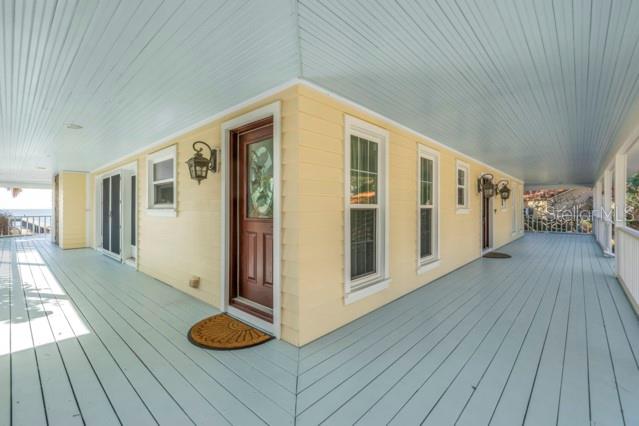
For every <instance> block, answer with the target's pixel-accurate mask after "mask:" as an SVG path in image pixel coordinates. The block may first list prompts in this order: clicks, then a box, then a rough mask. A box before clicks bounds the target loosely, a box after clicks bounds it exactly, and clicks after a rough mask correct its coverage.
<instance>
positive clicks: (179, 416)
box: [0, 235, 639, 425]
mask: <svg viewBox="0 0 639 426" xmlns="http://www.w3.org/2000/svg"><path fill="white" fill-rule="evenodd" d="M502 250H503V251H506V252H509V253H511V254H512V255H513V258H512V259H509V260H489V259H480V260H478V261H476V262H473V263H471V264H469V265H467V266H465V267H464V268H462V269H460V270H458V271H456V272H454V273H452V274H449V275H447V276H446V277H444V278H442V279H440V280H438V281H436V282H434V283H432V284H430V285H428V286H426V287H424V288H422V289H420V290H417V291H415V292H413V293H411V294H410V295H408V296H406V297H403V298H401V299H399V300H398V301H396V302H394V303H391V304H389V305H387V306H385V307H383V308H381V309H379V310H377V311H375V312H373V313H371V314H369V315H367V316H365V317H363V318H361V319H359V320H357V321H355V322H353V323H351V324H348V325H347V326H345V327H343V328H341V329H339V330H337V331H335V332H333V333H331V334H329V335H327V336H325V337H323V338H321V339H319V340H317V341H315V342H313V343H311V344H309V345H306V346H305V347H303V348H301V349H300V350H298V349H296V348H294V347H292V346H290V345H288V344H286V343H283V342H277V341H271V342H269V343H267V344H265V345H262V346H258V347H255V348H251V349H245V350H241V351H226V352H215V351H206V350H203V349H200V348H197V347H195V346H193V345H191V344H190V343H189V342H188V341H187V339H186V337H185V335H186V331H187V330H188V328H189V326H190V325H191V324H192V323H194V322H195V321H197V320H198V319H200V318H202V317H204V316H207V315H210V314H212V313H214V312H215V310H214V309H213V308H211V307H209V306H207V305H205V304H204V303H202V302H199V301H197V300H195V299H193V298H191V297H189V296H187V295H185V294H183V293H181V292H179V291H177V290H174V289H173V288H171V287H169V286H166V285H164V284H161V283H159V282H158V281H156V280H154V279H152V278H150V277H148V276H146V275H144V274H141V273H138V272H135V271H134V270H132V269H131V268H129V267H127V266H123V265H120V264H117V263H115V262H113V261H111V260H109V259H107V258H106V257H104V256H101V255H99V254H98V253H96V252H94V251H92V250H74V251H67V252H63V251H61V250H59V249H58V248H56V247H55V246H53V245H51V244H50V243H48V242H46V241H43V240H34V239H0V425H4V424H15V425H18V424H20V425H22V424H25V425H41V424H51V425H74V424H91V425H93V424H119V423H121V424H135V425H138V424H157V423H161V424H170V425H181V424H216V425H217V424H241V425H249V424H250V425H252V424H264V423H266V424H273V425H283V424H293V423H297V424H319V423H325V424H340V425H342V424H362V425H369V424H398V425H400V424H403V425H405V424H420V423H422V424H431V425H448V424H454V423H457V424H464V425H483V424H503V425H515V424H530V425H546V424H562V425H564V424H571V425H586V424H589V423H592V424H597V425H617V424H619V425H623V424H626V425H636V424H639V403H638V402H637V401H639V363H638V356H639V319H638V318H637V316H636V315H635V313H634V312H633V311H632V308H631V306H630V304H629V303H628V301H627V300H626V298H625V295H624V293H623V291H622V290H621V288H620V287H619V285H618V284H617V282H616V280H615V278H614V275H613V271H612V267H613V263H612V262H611V261H610V260H609V259H605V258H603V257H602V256H601V252H600V250H599V249H598V247H597V246H596V245H595V243H594V242H593V240H592V239H591V238H589V237H584V236H566V235H528V236H526V237H525V238H523V239H521V240H519V241H517V242H515V243H513V244H511V245H509V246H507V247H505V248H504V249H502Z"/></svg>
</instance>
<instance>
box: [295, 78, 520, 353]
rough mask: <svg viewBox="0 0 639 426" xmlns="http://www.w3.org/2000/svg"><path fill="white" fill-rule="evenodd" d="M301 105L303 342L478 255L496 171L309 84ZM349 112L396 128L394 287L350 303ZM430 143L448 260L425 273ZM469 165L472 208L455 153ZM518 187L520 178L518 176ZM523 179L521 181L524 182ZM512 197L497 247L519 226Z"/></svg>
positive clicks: (500, 220) (498, 223)
mask: <svg viewBox="0 0 639 426" xmlns="http://www.w3.org/2000/svg"><path fill="white" fill-rule="evenodd" d="M299 92H300V96H299V100H298V105H299V147H298V150H299V153H298V156H299V162H300V168H299V174H300V179H299V182H298V185H299V194H300V196H299V200H298V204H299V205H298V218H297V221H296V223H297V229H296V232H297V235H298V240H299V243H298V244H299V251H298V253H297V256H298V258H299V262H298V271H297V273H298V281H299V289H298V292H299V330H300V336H299V337H300V340H299V343H300V344H305V343H307V342H310V341H311V340H314V339H316V338H318V337H320V336H322V335H324V334H326V333H328V332H330V331H331V330H334V329H335V328H337V327H340V326H342V325H344V324H346V323H348V322H350V321H353V320H354V319H356V318H357V317H359V316H361V315H363V314H365V313H367V312H370V311H371V310H373V309H375V308H377V307H379V306H382V305H384V304H386V303H388V302H389V301H391V300H393V299H396V298H398V297H400V296H402V295H404V294H406V293H408V292H410V291H412V290H414V289H416V288H418V287H419V286H421V285H423V284H425V283H428V282H430V281H432V280H434V279H435V278H437V277H440V276H442V275H444V274H446V273H448V272H450V271H452V270H454V269H456V268H458V267H460V266H462V265H464V264H465V263H468V262H470V261H472V260H473V259H475V258H477V257H478V256H479V255H480V251H481V242H480V237H481V233H480V232H481V230H480V226H481V225H480V224H481V200H480V197H479V195H478V194H477V191H476V189H475V187H476V181H477V178H478V177H479V175H480V174H481V173H482V172H488V171H490V172H492V173H493V174H494V175H495V178H496V179H497V180H499V179H501V178H502V177H504V176H503V175H501V174H500V173H497V172H496V171H495V170H491V169H488V168H487V167H486V166H483V165H481V164H478V163H477V162H475V161H473V160H471V159H469V158H465V157H463V156H460V155H458V154H456V153H455V152H453V151H450V150H447V149H444V148H442V147H440V146H438V145H436V144H434V143H432V142H430V141H428V140H425V139H423V138H419V137H416V136H415V134H413V133H410V132H407V131H405V130H403V129H401V128H397V127H396V126H393V125H390V124H389V123H387V122H385V121H382V120H380V119H377V118H375V117H373V116H370V115H368V114H365V113H362V112H361V111H360V110H359V109H355V108H353V107H350V106H349V105H348V104H346V103H343V102H340V101H338V100H336V99H334V98H332V97H329V96H328V95H326V94H323V93H321V92H319V91H317V90H314V89H312V88H309V87H307V86H301V87H300V90H299ZM345 114H349V115H352V116H355V117H357V118H360V119H362V120H365V121H368V122H370V123H372V124H375V125H377V126H379V127H382V128H384V129H386V130H388V131H389V132H390V145H389V149H388V151H389V155H390V161H389V163H390V170H389V172H388V177H389V182H390V187H389V190H390V199H389V209H390V224H389V226H390V276H391V279H392V282H391V284H390V287H389V288H388V289H386V290H383V291H381V292H379V293H376V294H374V295H371V296H369V297H366V298H365V299H363V300H360V301H358V302H355V303H352V304H349V305H346V304H345V303H344V116H345ZM419 144H423V145H425V146H427V147H429V148H431V149H433V150H436V151H438V152H439V168H440V258H441V264H440V266H439V267H437V268H436V269H434V270H431V271H429V272H426V273H424V274H422V275H418V274H417V207H416V206H417V155H418V145H419ZM456 159H459V160H462V161H464V162H465V163H467V164H469V166H470V178H469V186H470V189H469V203H470V212H468V213H467V214H458V213H457V211H456V205H455V173H456V168H455V160H456ZM510 181H511V186H512V184H513V183H514V181H513V180H512V179H511V180H510ZM518 185H519V183H518ZM511 205H512V202H511V201H509V202H508V203H507V208H506V209H503V210H502V209H501V206H500V201H499V200H498V199H497V198H495V199H494V208H495V209H496V213H495V217H494V221H493V222H494V228H495V230H494V246H495V247H499V246H501V245H504V244H506V243H508V242H510V241H512V240H513V239H514V238H516V237H517V236H519V235H520V234H515V235H513V233H512V218H513V214H512V210H511V207H510V206H511Z"/></svg>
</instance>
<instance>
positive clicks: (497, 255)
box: [483, 251, 511, 259]
mask: <svg viewBox="0 0 639 426" xmlns="http://www.w3.org/2000/svg"><path fill="white" fill-rule="evenodd" d="M483 257H485V258H486V259H509V258H510V257H511V256H510V255H509V254H506V253H500V252H498V251H490V252H488V253H486V254H485V255H484V256H483Z"/></svg>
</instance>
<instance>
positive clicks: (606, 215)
mask: <svg viewBox="0 0 639 426" xmlns="http://www.w3.org/2000/svg"><path fill="white" fill-rule="evenodd" d="M612 173H613V171H612V170H606V172H605V173H604V182H603V184H604V199H603V212H602V213H603V223H604V224H605V227H606V232H605V235H606V240H605V242H604V252H605V253H606V254H608V255H612V224H613V221H614V218H613V217H611V216H610V211H611V210H612Z"/></svg>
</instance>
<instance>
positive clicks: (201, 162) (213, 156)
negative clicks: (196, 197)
mask: <svg viewBox="0 0 639 426" xmlns="http://www.w3.org/2000/svg"><path fill="white" fill-rule="evenodd" d="M198 144H199V145H204V146H205V147H206V149H207V150H208V151H209V158H206V157H205V156H204V154H202V151H203V150H204V148H203V147H200V148H197V147H196V145H198ZM193 151H195V155H193V157H191V158H189V161H187V162H186V164H187V165H188V166H189V173H190V174H191V179H194V180H197V184H198V185H199V184H200V183H201V182H202V181H203V180H204V179H206V177H207V175H208V173H209V170H210V171H211V173H215V172H217V149H215V148H211V147H210V146H209V144H207V143H206V142H203V141H195V142H193Z"/></svg>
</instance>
